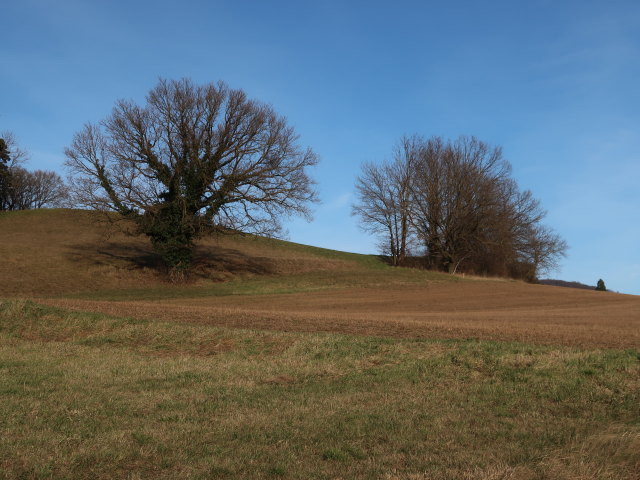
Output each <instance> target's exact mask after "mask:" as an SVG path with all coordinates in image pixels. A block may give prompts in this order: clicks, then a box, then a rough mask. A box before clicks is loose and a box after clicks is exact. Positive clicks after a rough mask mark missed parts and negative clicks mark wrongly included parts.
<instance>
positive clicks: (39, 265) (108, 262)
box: [0, 209, 353, 297]
mask: <svg viewBox="0 0 640 480" xmlns="http://www.w3.org/2000/svg"><path fill="white" fill-rule="evenodd" d="M131 230H132V228H131V226H130V225H127V224H126V223H122V222H120V223H118V224H115V223H111V222H108V221H107V220H106V217H104V216H103V215H100V214H97V213H94V212H88V211H71V210H64V209H60V210H32V211H24V212H3V213H0V258H2V262H0V296H2V297H31V296H35V295H56V294H71V293H79V292H87V291H99V290H109V289H127V288H154V287H158V286H168V284H167V281H166V276H165V275H164V272H163V271H162V265H161V262H160V260H159V258H158V256H157V255H156V254H155V253H154V252H153V250H152V248H151V245H150V243H149V241H148V239H147V238H146V237H144V236H138V235H131V234H128V233H127V231H131ZM298 247H299V248H296V246H294V245H290V244H287V243H286V242H279V241H277V240H269V239H261V238H255V237H251V236H230V235H219V236H211V237H206V238H204V239H202V240H201V241H199V242H198V245H197V249H196V252H195V265H194V271H193V276H192V279H191V280H192V282H191V286H198V285H203V284H207V283H211V282H212V281H213V282H221V281H226V280H230V279H233V278H236V277H251V276H256V275H288V274H292V273H298V274H300V273H305V272H311V271H314V272H318V271H320V272H322V271H332V270H345V269H349V268H353V262H348V261H347V262H345V261H344V260H341V259H339V258H328V257H327V256H326V255H325V256H323V255H319V254H314V253H313V252H311V253H310V251H309V249H308V248H306V249H305V248H303V247H302V246H298Z"/></svg>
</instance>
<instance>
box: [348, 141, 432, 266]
mask: <svg viewBox="0 0 640 480" xmlns="http://www.w3.org/2000/svg"><path fill="white" fill-rule="evenodd" d="M420 143H421V139H420V138H419V137H411V138H409V137H404V138H402V139H401V140H400V142H399V143H398V145H397V146H396V147H395V149H394V157H393V161H391V162H384V163H382V164H381V165H376V164H374V163H365V164H364V165H363V166H362V174H361V175H360V176H359V177H358V178H357V179H356V191H357V201H356V203H355V204H354V205H353V206H352V210H351V213H352V215H356V216H358V217H360V226H361V228H362V229H363V230H364V231H366V232H370V233H374V234H376V235H379V236H380V237H381V247H382V248H381V250H382V253H383V254H386V255H389V257H390V258H391V264H392V265H394V266H397V265H400V264H402V263H403V262H404V260H405V257H406V255H407V250H408V244H409V240H410V235H411V232H410V229H409V228H410V224H409V223H410V221H409V213H410V212H409V207H410V202H411V198H410V196H411V173H412V168H413V163H414V162H415V157H416V155H417V147H418V145H419V144H420Z"/></svg>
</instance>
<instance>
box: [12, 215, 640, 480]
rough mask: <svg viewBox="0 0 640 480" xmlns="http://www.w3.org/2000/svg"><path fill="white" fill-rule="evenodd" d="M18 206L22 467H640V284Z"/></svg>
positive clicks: (34, 473)
mask: <svg viewBox="0 0 640 480" xmlns="http://www.w3.org/2000/svg"><path fill="white" fill-rule="evenodd" d="M123 230H126V225H119V226H115V225H113V224H111V223H109V222H105V221H104V218H103V217H101V216H99V215H97V214H95V213H90V212H84V211H70V210H49V211H46V210H42V211H27V212H11V213H2V214H0V479H5V478H6V479H24V478H30V479H40V478H53V479H65V478H95V479H111V478H131V479H146V478H149V479H151V478H153V479H173V478H185V479H209V478H227V479H236V478H243V479H252V480H253V479H273V478H284V479H301V480H302V479H305V480H306V479H326V480H329V479H334V480H335V479H338V478H354V479H382V480H427V479H430V480H458V479H467V480H471V479H474V480H476V479H478V480H498V479H504V480H506V479H512V480H542V479H558V480H575V479H577V478H580V479H584V480H638V479H639V478H640V477H638V472H640V297H637V296H632V295H619V294H615V293H609V292H596V291H593V290H592V291H586V290H579V289H569V288H557V287H553V286H545V285H529V284H525V283H522V282H517V281H506V280H498V279H494V280H487V279H469V278H465V279H462V278H459V277H454V276H450V275H445V274H439V273H434V272H426V271H418V270H412V269H397V268H392V267H388V266H386V265H385V264H384V263H383V262H382V261H380V259H378V258H377V257H376V256H370V255H356V254H350V253H344V252H336V251H332V250H326V249H321V248H315V247H309V246H305V245H297V244H294V243H289V242H283V241H279V240H273V239H266V238H260V237H253V236H239V235H235V236H220V237H209V238H205V239H202V240H201V241H200V242H199V243H198V246H197V251H196V264H195V268H194V274H193V278H192V281H191V283H189V284H187V285H181V286H176V285H172V284H169V283H167V282H166V280H165V277H164V275H163V274H162V271H161V267H160V265H159V261H158V258H157V256H156V255H155V254H154V253H153V251H152V250H151V248H150V245H149V242H148V240H147V239H146V238H144V237H140V236H133V235H128V234H126V233H125V232H124V231H123Z"/></svg>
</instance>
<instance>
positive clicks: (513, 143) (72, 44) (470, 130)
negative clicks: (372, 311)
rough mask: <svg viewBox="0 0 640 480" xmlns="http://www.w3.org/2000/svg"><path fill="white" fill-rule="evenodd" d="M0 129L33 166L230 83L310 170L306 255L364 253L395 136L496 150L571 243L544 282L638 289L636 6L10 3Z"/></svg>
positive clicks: (639, 11) (639, 27) (295, 232)
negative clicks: (123, 119) (155, 108)
mask: <svg viewBox="0 0 640 480" xmlns="http://www.w3.org/2000/svg"><path fill="white" fill-rule="evenodd" d="M2 17H3V33H2V41H1V42H0V58H1V59H2V67H1V68H0V131H4V130H10V131H12V132H14V133H15V134H16V136H17V138H18V140H19V142H20V145H21V146H22V147H23V148H25V149H27V150H28V151H29V152H30V154H31V161H30V164H29V166H30V167H32V168H46V169H52V170H56V171H59V172H61V173H62V162H63V160H64V157H63V153H62V152H63V150H64V147H65V146H67V145H68V144H69V143H70V141H71V138H72V136H73V134H74V133H75V132H76V131H78V130H79V129H80V128H81V127H82V125H83V124H84V123H85V122H87V121H98V120H100V119H102V118H103V117H104V116H106V115H107V114H108V113H109V112H110V110H111V108H112V106H113V104H114V101H115V100H117V99H120V98H128V99H134V100H137V101H143V100H144V96H145V94H146V93H147V92H148V90H149V89H151V88H152V87H153V86H154V85H155V84H156V82H157V80H158V78H159V77H165V78H180V77H191V78H192V79H194V80H195V81H197V82H202V83H204V82H210V81H217V80H224V81H225V82H227V83H228V84H229V85H230V86H231V87H234V88H242V89H244V90H245V91H246V92H247V93H248V94H249V96H250V97H252V98H256V99H259V100H262V101H265V102H268V103H270V104H272V105H273V107H274V109H275V110H276V111H277V112H279V113H280V114H283V115H286V116H287V117H288V119H289V121H290V123H291V124H292V125H294V126H295V128H296V130H297V131H298V133H299V134H300V136H301V142H302V143H303V144H305V145H308V146H311V147H312V148H313V149H314V150H315V151H316V152H317V153H318V154H319V155H320V157H321V163H320V164H319V165H318V167H317V168H316V169H315V171H314V172H313V175H314V176H315V178H316V179H317V181H318V188H319V191H320V195H321V198H322V204H321V205H319V206H317V208H316V211H315V220H314V221H313V222H312V223H306V222H304V221H301V220H293V221H291V222H289V223H288V230H289V238H290V239H291V240H293V241H297V242H300V243H307V244H313V245H318V246H323V247H328V248H335V249H340V250H348V251H355V252H363V253H374V252H375V243H376V242H375V239H373V238H371V237H369V236H367V235H365V234H363V233H361V232H360V231H359V229H358V227H357V222H356V219H355V218H353V217H351V216H350V205H351V203H352V201H353V185H354V180H355V177H356V175H357V174H358V172H359V168H360V165H361V163H362V162H364V161H368V160H382V159H384V158H388V157H389V155H390V153H391V149H392V147H393V144H394V143H395V142H396V141H397V139H398V138H399V137H401V136H402V135H403V134H412V133H419V134H422V135H424V136H431V135H441V136H444V137H451V138H453V137H457V136H458V135H461V134H465V135H476V136H477V137H479V138H480V139H482V140H485V141H487V142H489V143H491V144H495V145H502V146H503V149H504V154H505V157H506V158H507V159H508V160H509V161H510V162H511V163H512V165H513V175H514V177H515V178H516V179H517V181H518V182H519V184H520V185H521V187H522V188H527V189H531V190H532V191H533V192H534V194H535V195H536V197H538V198H539V199H540V200H541V201H542V203H543V205H544V207H545V208H546V209H547V210H548V211H549V215H548V218H547V223H548V224H549V225H550V226H552V227H553V228H555V229H556V230H557V231H558V232H559V233H560V234H561V235H562V236H563V237H564V238H565V239H566V240H567V242H568V243H569V245H570V250H569V252H568V257H567V258H566V259H565V260H564V261H563V263H562V267H561V268H560V269H559V270H558V271H557V272H555V273H554V274H553V276H554V277H557V278H562V279H565V280H578V281H582V282H585V283H589V284H595V282H596V281H597V280H598V278H603V279H604V280H605V282H606V284H607V287H609V288H610V289H613V290H617V291H621V292H625V293H634V294H640V248H639V247H640V186H639V184H640V113H639V112H640V89H639V88H638V84H640V82H639V81H638V79H639V78H640V3H639V2H637V1H546V0H544V1H543V0H540V1H536V0H532V1H528V2H514V1H504V2H503V1H493V2H492V1H487V2H478V1H459V2H428V1H421V2H408V1H396V2H375V1H366V2H365V1H362V2H360V1H351V2H350V1H323V2H300V1H291V2H284V1H270V2H264V1H245V2H241V1H220V2H215V1H192V0H182V1H180V2H174V1H171V2H167V1H131V0H129V1H126V2H125V1H120V0H110V1H97V0H96V1H89V0H78V1H64V0H60V1H57V2H51V1H45V0H42V1H37V0H21V1H19V2H18V1H11V2H3V6H2Z"/></svg>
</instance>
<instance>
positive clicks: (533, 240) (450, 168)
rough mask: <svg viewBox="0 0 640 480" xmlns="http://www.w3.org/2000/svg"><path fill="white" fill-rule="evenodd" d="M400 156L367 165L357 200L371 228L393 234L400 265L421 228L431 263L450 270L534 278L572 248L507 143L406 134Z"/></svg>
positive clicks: (358, 210)
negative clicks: (514, 167) (521, 176)
mask: <svg viewBox="0 0 640 480" xmlns="http://www.w3.org/2000/svg"><path fill="white" fill-rule="evenodd" d="M394 160H395V161H394V162H393V163H383V164H381V165H374V164H365V165H364V166H363V173H362V175H361V176H360V177H358V179H357V182H356V189H357V191H358V194H359V197H358V203H357V204H356V205H355V206H354V207H353V213H354V214H356V215H358V216H360V220H361V225H362V227H363V228H364V229H365V230H366V231H369V232H372V233H375V234H378V235H383V236H384V237H385V238H386V239H387V245H388V247H387V250H386V251H389V252H391V253H390V254H391V258H392V260H393V262H394V264H398V263H401V262H399V261H398V259H401V258H403V254H404V250H403V248H402V245H404V243H403V239H406V238H411V237H412V236H414V235H415V236H416V237H417V238H418V239H420V241H421V242H422V244H423V246H424V249H425V260H426V265H427V267H428V268H432V269H437V270H444V271H448V272H450V273H456V272H457V271H459V270H462V271H470V272H475V273H484V274H492V275H503V276H515V277H518V278H525V279H527V280H534V279H535V278H536V277H537V275H538V274H539V273H540V272H541V271H545V270H548V269H550V268H552V267H553V266H554V265H555V264H556V263H557V261H558V260H559V259H560V258H561V257H562V256H563V255H564V253H565V251H566V248H567V246H566V243H565V242H564V241H563V240H562V239H561V238H560V237H559V236H558V235H557V234H555V233H554V232H553V231H552V230H550V229H549V228H548V227H545V226H544V225H542V224H541V221H542V219H543V218H544V217H545V215H546V212H545V211H544V210H543V209H542V208H541V206H540V202H539V201H538V200H536V199H535V198H534V197H533V195H532V194H531V192H530V191H520V189H519V188H518V185H517V183H516V182H515V180H513V179H512V178H511V177H510V172H511V166H510V165H509V163H508V162H507V161H506V160H505V159H504V158H503V156H502V150H501V149H500V148H499V147H491V146H489V145H488V144H486V143H484V142H481V141H479V140H478V139H476V138H474V137H460V138H458V139H457V140H455V141H453V142H451V141H445V140H443V139H442V138H439V137H433V138H430V139H429V140H424V139H423V138H420V137H417V136H414V137H411V138H410V139H407V138H406V137H405V138H403V139H402V140H401V142H400V144H399V147H398V148H396V151H395V159H394ZM407 221H408V224H407V223H406V222H407Z"/></svg>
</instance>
